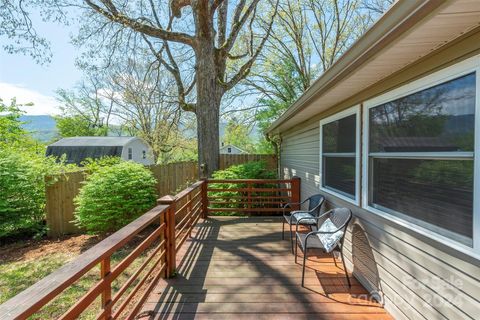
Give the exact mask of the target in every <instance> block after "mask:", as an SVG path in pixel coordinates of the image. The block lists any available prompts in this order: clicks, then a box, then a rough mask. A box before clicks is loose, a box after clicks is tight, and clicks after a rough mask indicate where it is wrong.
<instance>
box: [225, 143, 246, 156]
mask: <svg viewBox="0 0 480 320" xmlns="http://www.w3.org/2000/svg"><path fill="white" fill-rule="evenodd" d="M247 153H248V152H246V151H244V150H242V149H240V148H239V147H237V146H234V145H233V144H227V145H224V143H223V142H222V146H221V147H220V154H247Z"/></svg>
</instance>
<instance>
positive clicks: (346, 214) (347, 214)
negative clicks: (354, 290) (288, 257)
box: [295, 208, 352, 287]
mask: <svg viewBox="0 0 480 320" xmlns="http://www.w3.org/2000/svg"><path fill="white" fill-rule="evenodd" d="M315 219H316V220H317V221H320V219H325V220H323V222H322V224H321V225H320V226H318V228H317V230H316V231H312V232H309V233H300V232H298V229H297V230H296V233H295V262H297V252H298V248H299V247H300V249H301V250H302V252H303V269H302V287H303V286H304V282H305V260H306V259H307V251H308V249H322V250H323V251H324V252H327V253H332V256H333V261H334V262H335V266H336V265H337V261H336V260H335V256H334V255H333V251H334V250H335V249H336V248H339V249H340V255H341V257H342V264H343V269H344V270H345V276H346V277H347V282H348V286H349V287H351V284H350V278H349V277H348V273H347V268H346V267H345V259H344V257H343V241H344V239H345V233H346V231H347V226H348V223H349V222H350V220H351V219H352V211H350V209H347V208H335V209H332V210H330V211H328V212H326V213H324V214H323V215H321V216H320V217H317V218H315Z"/></svg>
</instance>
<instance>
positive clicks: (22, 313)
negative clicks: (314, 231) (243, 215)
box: [0, 178, 300, 320]
mask: <svg viewBox="0 0 480 320" xmlns="http://www.w3.org/2000/svg"><path fill="white" fill-rule="evenodd" d="M229 182H230V181H228V180H221V181H218V180H211V181H210V180H203V181H198V182H196V183H194V184H193V185H192V186H190V187H188V188H186V189H185V190H183V191H181V192H180V193H178V194H177V195H176V196H165V197H162V198H160V199H159V200H158V205H157V206H156V207H155V208H153V209H152V210H150V211H148V212H147V213H145V214H144V215H142V216H141V217H139V218H138V219H136V220H135V221H133V222H131V223H130V224H128V225H127V226H125V227H123V228H122V229H120V230H119V231H117V232H115V233H114V234H112V235H111V236H109V237H108V238H106V239H105V240H103V241H101V242H100V243H98V244H97V245H95V246H94V247H92V248H91V249H89V250H87V251H85V252H84V253H82V254H81V255H80V256H78V257H77V258H76V259H75V260H73V261H72V262H69V263H67V264H66V265H64V266H63V267H61V268H60V269H58V270H56V271H54V272H53V273H52V274H50V275H48V276H47V277H45V278H43V279H42V280H40V281H39V282H37V283H35V284H34V285H33V286H31V287H29V288H28V289H26V290H24V291H23V292H21V293H20V294H18V295H16V296H15V297H13V298H12V299H10V300H8V301H7V302H5V303H4V304H2V305H0V320H3V319H26V318H28V317H30V316H32V315H34V314H35V313H37V312H38V311H39V310H41V309H42V307H44V306H46V305H47V304H49V303H51V302H52V301H53V302H54V300H55V299H56V298H57V297H58V296H59V295H60V294H62V292H64V291H65V290H66V289H69V288H71V287H72V286H76V285H77V282H78V281H79V280H80V279H81V278H82V277H83V276H85V275H86V274H87V273H90V272H92V271H93V272H95V269H96V268H97V272H98V280H97V281H95V282H94V283H93V284H91V285H90V286H89V287H88V288H86V292H85V293H84V294H83V296H81V297H78V299H76V300H75V301H76V302H75V304H74V305H72V306H69V309H68V310H65V311H64V310H60V311H61V314H62V315H61V316H60V317H59V318H60V319H74V318H77V317H79V316H81V315H82V314H83V313H84V312H85V311H86V310H88V309H90V308H92V307H94V304H95V303H98V304H99V305H98V306H97V309H98V312H97V315H96V318H97V319H119V318H121V319H134V318H135V317H136V316H137V314H138V312H139V311H140V309H141V307H142V305H143V303H144V302H145V300H146V298H147V297H148V295H149V294H150V292H151V291H152V290H153V288H154V287H155V285H156V284H157V282H158V280H159V279H160V278H161V277H169V276H172V275H173V274H174V272H175V268H176V265H175V263H176V255H177V252H178V251H179V249H180V248H181V247H182V245H183V244H184V243H185V241H186V239H187V238H188V237H189V236H190V235H191V232H192V229H193V228H194V227H195V225H196V223H197V222H198V220H199V219H200V218H201V217H203V218H206V217H207V214H208V212H212V211H214V209H213V208H209V206H208V203H209V200H210V203H211V204H212V202H213V199H212V198H210V199H209V196H208V193H209V192H215V189H217V188H213V187H212V185H218V184H219V183H222V184H228V183H229ZM231 183H232V184H236V185H237V184H239V183H241V184H246V185H247V186H248V187H247V188H235V190H236V191H240V192H242V193H241V194H242V195H243V198H238V199H239V200H240V201H238V203H242V204H243V203H246V204H247V205H248V208H251V210H253V212H272V211H273V210H272V208H271V207H269V206H268V207H263V206H260V204H261V201H259V200H255V201H254V200H253V199H255V198H254V197H256V195H255V193H257V192H266V190H264V189H268V192H269V193H277V192H279V193H284V192H285V198H282V199H284V201H286V202H298V200H299V197H300V179H298V178H294V179H292V180H241V181H239V180H234V181H231ZM260 185H261V187H260ZM285 185H288V186H289V187H284V186H285ZM267 186H268V188H267ZM274 186H277V187H276V189H277V191H274V189H275V187H274ZM243 189H249V190H248V191H246V190H243ZM209 190H210V191H209ZM243 192H245V193H243ZM297 198H298V199H297ZM273 199H277V198H273ZM284 201H280V200H278V201H277V200H272V201H271V202H272V204H274V205H277V207H275V210H276V211H278V212H280V211H281V210H282V209H281V207H280V204H281V203H283V202H284ZM248 208H244V209H248ZM222 210H225V208H222ZM244 211H247V210H242V212H244ZM132 242H133V245H132V246H133V249H131V250H130V251H129V252H128V254H127V255H126V256H125V257H124V258H123V259H121V260H120V261H119V262H116V263H113V260H112V256H113V255H114V254H115V253H117V252H118V251H119V250H122V249H124V248H125V246H126V245H127V244H129V243H130V244H131V243H132ZM134 262H137V265H139V266H138V267H136V265H135V264H134ZM133 267H135V268H133ZM129 268H130V269H129ZM132 269H133V270H132ZM126 270H130V271H131V272H132V273H131V274H129V275H128V277H127V280H125V281H124V282H123V283H115V284H116V285H115V286H113V285H112V283H113V282H114V281H117V280H118V279H119V277H120V275H122V273H124V272H125V271H126ZM78 287H81V286H78ZM59 313H60V312H59Z"/></svg>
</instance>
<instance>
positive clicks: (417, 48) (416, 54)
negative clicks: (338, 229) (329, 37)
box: [269, 0, 480, 319]
mask: <svg viewBox="0 0 480 320" xmlns="http://www.w3.org/2000/svg"><path fill="white" fill-rule="evenodd" d="M479 25H480V2H479V1H468V0H465V1H460V0H459V1H453V0H452V1H436V0H435V1H430V0H425V1H397V2H396V3H395V4H394V5H393V6H392V8H391V9H390V10H389V11H388V12H387V13H385V15H384V16H382V17H381V18H380V20H379V21H378V22H377V23H376V24H375V25H374V26H372V28H371V29H369V30H368V31H367V32H366V34H365V35H364V36H363V37H361V38H360V39H359V40H358V41H357V42H356V43H355V44H354V45H353V46H352V47H351V48H350V49H349V50H348V51H346V53H345V54H344V55H343V56H342V57H340V58H339V59H338V60H337V62H336V63H335V64H334V65H333V66H331V67H330V68H329V69H328V70H327V71H326V72H325V73H324V74H323V75H322V76H321V77H320V78H319V79H318V80H317V81H316V82H315V83H313V85H312V86H311V88H310V89H309V90H307V91H306V92H305V93H304V94H303V95H302V96H301V97H300V98H299V99H298V100H297V101H296V102H295V103H294V104H293V105H292V106H291V107H290V108H289V109H288V110H287V111H286V112H285V113H284V114H283V115H282V116H281V117H280V119H278V120H277V121H276V122H275V123H273V124H272V126H271V127H270V128H269V135H270V136H275V135H276V136H279V137H280V138H281V154H280V158H281V159H280V173H281V175H282V176H284V177H285V178H290V177H292V176H299V177H300V178H301V186H302V190H301V192H302V199H305V198H306V197H308V196H310V195H312V194H316V193H321V194H323V195H325V197H326V199H327V205H326V209H328V208H331V207H348V208H350V209H351V210H352V211H353V213H354V219H353V221H352V223H351V224H350V226H349V230H348V233H347V237H346V241H345V249H346V251H345V252H346V263H347V268H348V269H349V270H350V271H352V272H353V274H354V275H355V277H356V278H357V279H358V280H359V281H360V282H361V283H362V284H363V285H364V286H365V287H366V288H368V289H369V290H370V291H371V292H372V293H375V292H377V293H378V295H377V297H378V298H379V299H380V300H382V301H383V302H384V305H385V308H386V309H387V310H388V311H389V312H390V313H391V314H392V315H393V316H394V317H395V318H397V319H478V317H479V312H480V26H479Z"/></svg>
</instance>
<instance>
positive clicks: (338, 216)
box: [330, 208, 352, 230]
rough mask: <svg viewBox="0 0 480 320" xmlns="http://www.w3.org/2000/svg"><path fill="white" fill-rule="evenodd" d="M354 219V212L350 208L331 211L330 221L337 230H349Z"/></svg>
mask: <svg viewBox="0 0 480 320" xmlns="http://www.w3.org/2000/svg"><path fill="white" fill-rule="evenodd" d="M351 219H352V211H351V210H350V209H348V208H335V209H332V210H331V211H330V220H331V221H332V222H333V224H334V225H335V226H336V227H337V228H342V229H344V230H346V229H347V226H348V223H349V222H350V220H351Z"/></svg>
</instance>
